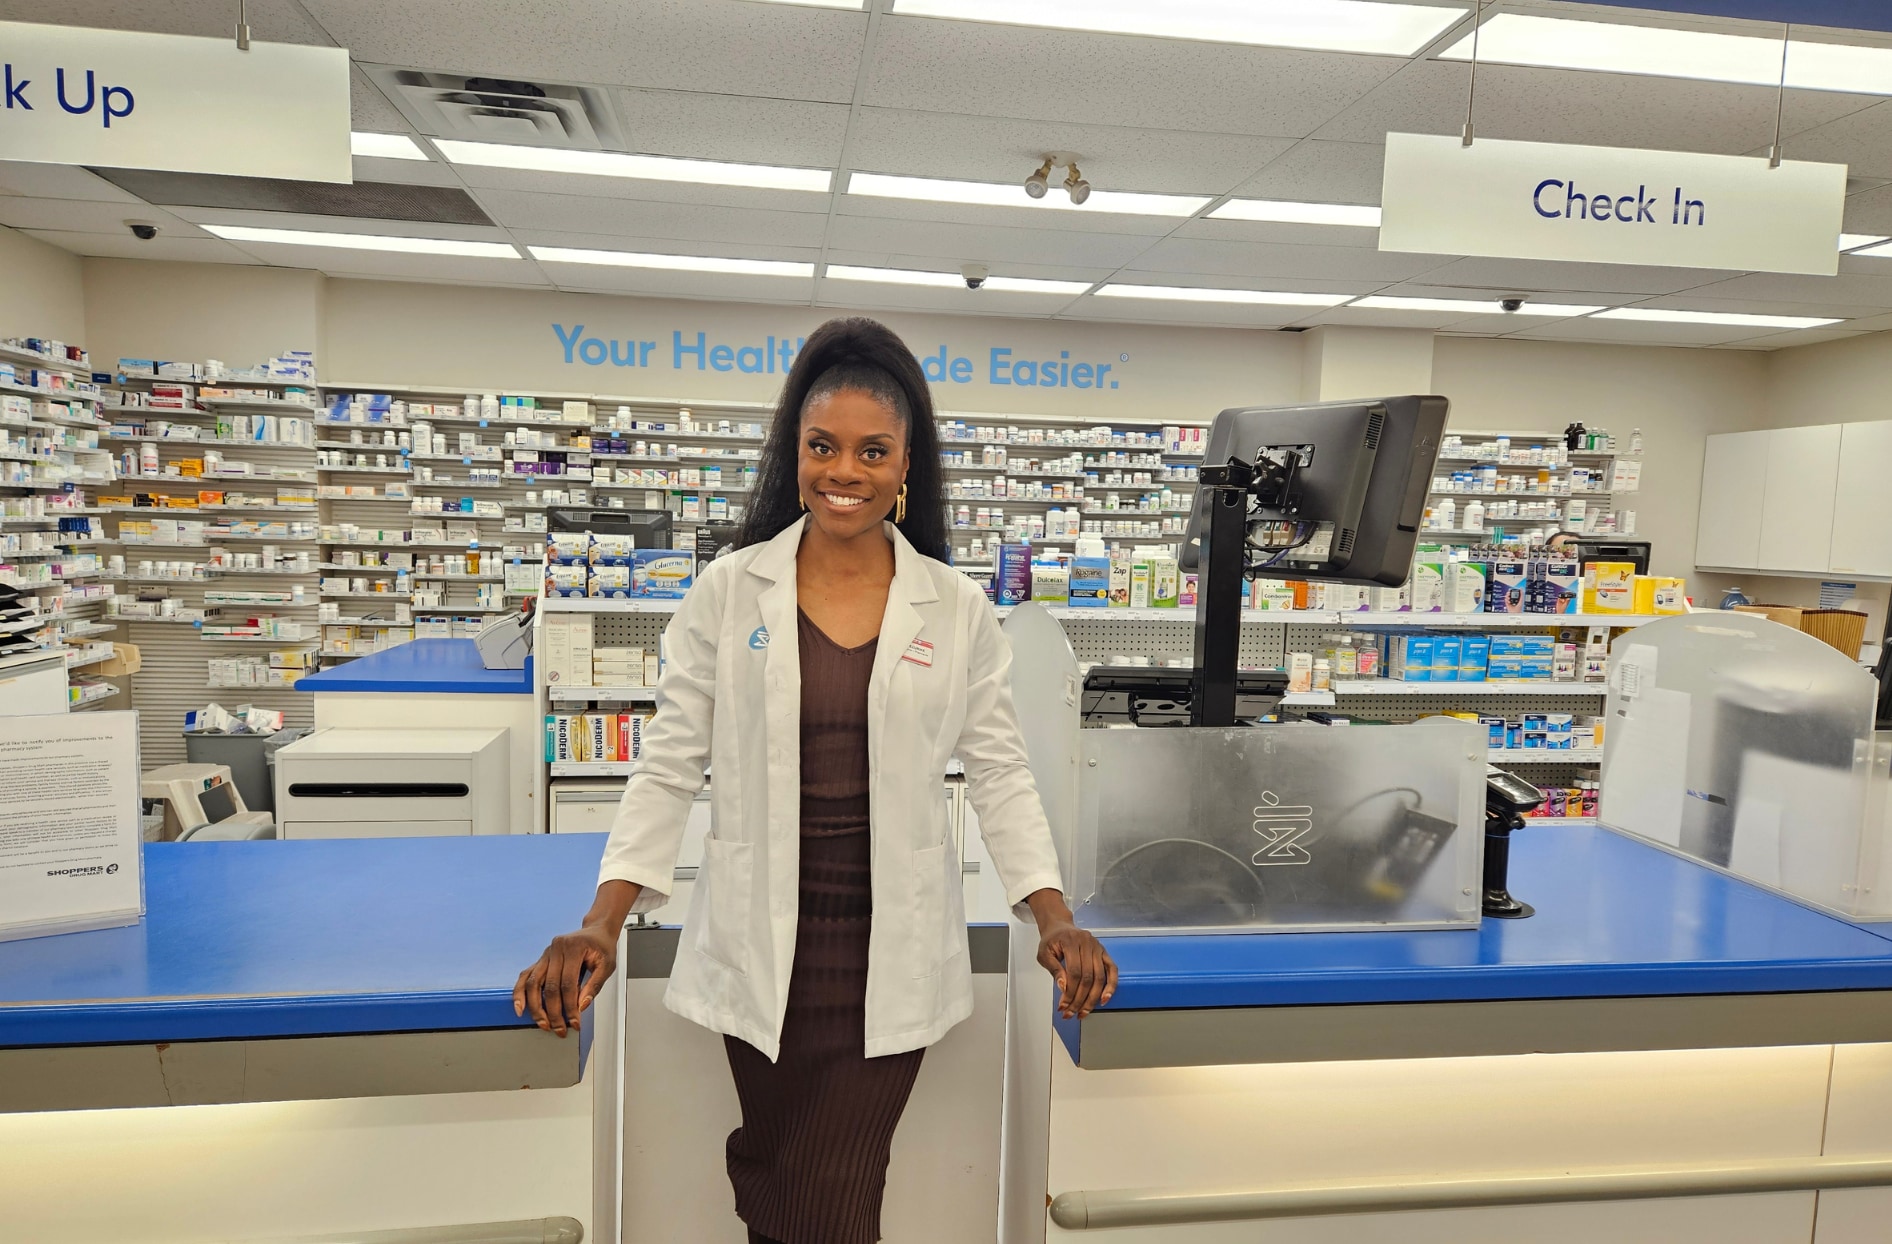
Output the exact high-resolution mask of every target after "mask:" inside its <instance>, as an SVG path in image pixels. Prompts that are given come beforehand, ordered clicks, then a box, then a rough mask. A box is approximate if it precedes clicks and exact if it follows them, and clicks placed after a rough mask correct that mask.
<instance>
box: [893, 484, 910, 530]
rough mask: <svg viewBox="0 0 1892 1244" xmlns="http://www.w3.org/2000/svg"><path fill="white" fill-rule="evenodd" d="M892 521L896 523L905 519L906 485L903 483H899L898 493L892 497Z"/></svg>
mask: <svg viewBox="0 0 1892 1244" xmlns="http://www.w3.org/2000/svg"><path fill="white" fill-rule="evenodd" d="M893 521H894V522H896V523H904V522H906V521H907V486H906V485H905V484H902V485H900V495H899V496H897V497H895V498H894V499H893Z"/></svg>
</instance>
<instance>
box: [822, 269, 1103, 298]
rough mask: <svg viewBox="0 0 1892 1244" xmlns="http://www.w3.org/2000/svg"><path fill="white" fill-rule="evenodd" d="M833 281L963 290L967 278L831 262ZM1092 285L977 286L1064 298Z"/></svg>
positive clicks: (1009, 281) (1011, 282)
mask: <svg viewBox="0 0 1892 1244" xmlns="http://www.w3.org/2000/svg"><path fill="white" fill-rule="evenodd" d="M825 275H826V276H827V277H828V278H829V279H830V280H834V281H873V282H876V283H878V284H882V285H925V286H932V287H937V288H939V289H964V288H966V277H965V276H964V275H963V274H962V273H957V272H923V271H915V270H914V269H911V268H861V267H855V266H852V265H849V264H838V263H831V264H829V265H828V268H827V272H826V274H825ZM1090 287H1091V283H1090V282H1089V281H1047V280H1041V279H1039V278H1037V277H1026V276H987V277H985V278H984V279H983V282H982V283H981V284H980V286H979V288H980V289H982V290H997V291H998V292H1000V293H1002V294H1003V293H1012V294H1062V295H1065V296H1066V297H1070V296H1074V295H1077V294H1081V293H1083V292H1084V291H1085V290H1087V289H1089V288H1090Z"/></svg>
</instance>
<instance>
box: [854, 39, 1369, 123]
mask: <svg viewBox="0 0 1892 1244" xmlns="http://www.w3.org/2000/svg"><path fill="white" fill-rule="evenodd" d="M878 40H879V41H878V44H877V46H876V49H875V55H874V60H873V64H872V66H871V67H870V70H869V76H868V83H867V95H866V100H865V102H866V103H868V104H870V105H873V106H875V107H883V108H917V109H921V110H926V111H932V112H968V111H975V112H979V113H983V114H985V115H988V116H1003V117H1022V118H1029V119H1033V120H1040V121H1068V122H1072V123H1075V124H1082V125H1123V126H1130V127H1134V128H1154V129H1176V130H1201V131H1205V132H1212V133H1236V134H1272V135H1276V136H1279V137H1284V138H1298V137H1300V136H1302V135H1304V134H1307V133H1310V132H1311V131H1312V130H1313V129H1314V128H1315V127H1317V126H1319V125H1321V124H1322V123H1324V122H1325V121H1326V120H1327V119H1328V118H1329V117H1331V116H1332V115H1333V114H1334V113H1335V112H1336V111H1337V110H1338V109H1340V108H1342V107H1344V106H1345V105H1347V104H1348V103H1351V102H1352V101H1353V100H1355V99H1357V98H1359V97H1360V96H1361V95H1362V94H1363V93H1365V92H1366V91H1367V90H1369V89H1371V88H1372V87H1373V86H1374V85H1375V84H1376V83H1378V82H1380V81H1381V80H1382V79H1384V78H1385V77H1386V76H1387V75H1388V74H1390V73H1392V72H1393V71H1394V70H1396V69H1398V68H1399V66H1400V65H1401V64H1402V63H1403V62H1401V61H1399V60H1396V59H1392V58H1388V57H1379V56H1347V55H1335V54H1327V53H1320V52H1299V51H1288V50H1284V49H1280V48H1259V47H1245V46H1235V45H1232V44H1219V43H1199V42H1193V41H1190V40H1183V39H1142V38H1134V37H1131V36H1126V35H1106V34H1095V33H1089V32H1084V31H1064V30H1044V29H1033V28H1027V27H1021V26H996V25H982V24H980V23H976V22H959V21H945V20H939V19H935V18H923V17H892V16H889V17H882V18H881V21H880V31H879V36H878Z"/></svg>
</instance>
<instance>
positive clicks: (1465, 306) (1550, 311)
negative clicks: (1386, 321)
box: [1347, 294, 1603, 318]
mask: <svg viewBox="0 0 1892 1244" xmlns="http://www.w3.org/2000/svg"><path fill="white" fill-rule="evenodd" d="M1347 306H1348V307H1349V308H1355V307H1357V308H1359V309H1360V310H1362V311H1444V312H1446V313H1448V314H1458V315H1510V316H1525V315H1542V316H1551V317H1555V318H1563V317H1565V316H1572V315H1590V314H1592V313H1593V312H1597V311H1601V310H1603V308H1602V307H1578V306H1571V305H1568V304H1566V303H1555V302H1526V303H1525V304H1524V305H1523V306H1521V307H1519V308H1518V309H1517V310H1516V311H1506V310H1505V309H1504V306H1503V304H1502V302H1488V301H1485V300H1483V299H1470V298H1400V297H1396V296H1393V295H1390V294H1374V295H1372V296H1370V297H1367V298H1361V299H1359V300H1357V301H1354V302H1350V303H1348V304H1347Z"/></svg>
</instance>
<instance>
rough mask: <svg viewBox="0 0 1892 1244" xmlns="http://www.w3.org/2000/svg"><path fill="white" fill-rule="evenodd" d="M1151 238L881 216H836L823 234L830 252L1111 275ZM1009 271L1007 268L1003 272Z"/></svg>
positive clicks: (1140, 250)
mask: <svg viewBox="0 0 1892 1244" xmlns="http://www.w3.org/2000/svg"><path fill="white" fill-rule="evenodd" d="M1151 240H1152V239H1151V238H1149V237H1139V236H1136V235H1134V234H1122V233H1102V232H1094V231H1091V230H1082V231H1077V230H1062V229H1055V230H1048V229H1024V228H1016V227H1012V226H1008V225H993V224H984V225H970V224H953V223H947V222H942V221H932V220H901V219H895V218H890V217H882V216H850V215H839V216H836V217H835V218H834V224H833V225H832V227H830V229H829V230H828V245H829V246H830V247H831V248H833V249H835V250H836V251H840V250H847V251H855V252H860V253H866V254H881V255H892V254H906V255H925V256H930V257H932V258H935V259H940V260H953V261H956V262H961V263H965V262H980V263H989V264H1063V265H1068V266H1071V267H1080V268H1103V269H1108V270H1114V269H1117V268H1121V267H1122V266H1123V265H1124V264H1127V263H1129V262H1130V261H1131V260H1133V259H1135V258H1136V257H1137V256H1138V255H1140V254H1142V253H1143V251H1144V250H1146V249H1147V248H1148V247H1149V245H1150V243H1151ZM1007 270H1008V271H1009V269H1007Z"/></svg>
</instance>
